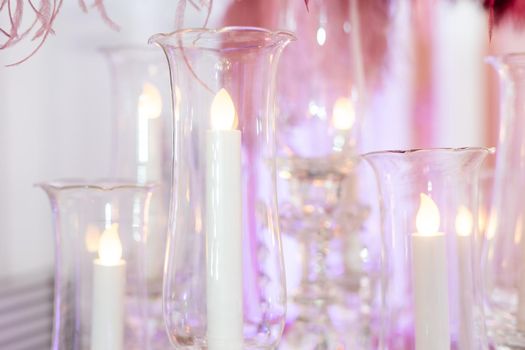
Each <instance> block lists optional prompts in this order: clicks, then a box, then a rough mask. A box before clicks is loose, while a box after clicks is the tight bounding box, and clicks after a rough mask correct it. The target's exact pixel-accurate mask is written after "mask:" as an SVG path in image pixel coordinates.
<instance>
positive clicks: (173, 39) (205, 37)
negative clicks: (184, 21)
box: [148, 26, 296, 51]
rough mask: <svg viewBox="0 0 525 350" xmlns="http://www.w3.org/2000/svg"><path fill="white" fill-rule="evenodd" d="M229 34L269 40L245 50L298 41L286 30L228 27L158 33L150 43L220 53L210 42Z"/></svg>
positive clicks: (185, 29) (152, 37)
mask: <svg viewBox="0 0 525 350" xmlns="http://www.w3.org/2000/svg"><path fill="white" fill-rule="evenodd" d="M227 33H245V34H246V33H253V34H254V35H255V34H258V35H261V38H267V40H266V44H265V45H252V46H246V47H244V48H262V47H272V46H276V45H280V44H282V43H287V42H290V41H293V40H296V36H295V34H294V33H292V32H290V31H286V30H275V31H273V30H270V29H267V28H263V27H255V26H227V27H220V28H184V29H179V30H175V31H173V32H168V33H158V34H155V35H153V36H151V37H150V38H149V40H148V43H149V44H157V45H160V46H173V47H175V48H183V49H189V48H199V49H208V50H217V51H219V48H217V47H214V46H211V45H209V43H210V40H212V39H214V40H216V39H215V37H217V36H220V35H221V34H227ZM199 41H201V42H203V43H208V45H204V44H198V42H199ZM239 47H240V46H239Z"/></svg>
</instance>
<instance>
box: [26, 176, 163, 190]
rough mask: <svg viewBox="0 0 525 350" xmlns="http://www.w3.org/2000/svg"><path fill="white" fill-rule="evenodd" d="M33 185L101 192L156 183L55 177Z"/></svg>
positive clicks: (53, 188)
mask: <svg viewBox="0 0 525 350" xmlns="http://www.w3.org/2000/svg"><path fill="white" fill-rule="evenodd" d="M34 186H35V187H40V188H42V189H45V190H54V191H61V190H82V189H83V190H97V191H102V192H110V191H115V190H121V189H135V190H146V191H150V190H153V189H154V188H155V187H157V186H158V185H157V184H156V183H154V182H146V183H139V182H137V181H133V180H129V179H95V180H89V179H81V178H70V179H55V180H49V181H40V182H37V183H35V184H34Z"/></svg>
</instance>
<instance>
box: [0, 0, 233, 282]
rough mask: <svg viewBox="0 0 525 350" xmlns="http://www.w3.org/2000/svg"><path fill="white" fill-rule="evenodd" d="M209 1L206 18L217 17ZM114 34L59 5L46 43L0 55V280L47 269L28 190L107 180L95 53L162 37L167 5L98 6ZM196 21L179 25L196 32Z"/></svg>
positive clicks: (46, 242)
mask: <svg viewBox="0 0 525 350" xmlns="http://www.w3.org/2000/svg"><path fill="white" fill-rule="evenodd" d="M223 2H224V1H222V2H221V1H216V10H215V14H216V16H215V17H219V15H220V14H221V12H222V8H223V7H224V6H223V5H222V4H221V3H223ZM106 3H107V5H108V13H109V14H110V16H111V18H112V19H113V20H115V21H116V22H117V23H118V24H119V25H121V27H122V30H121V32H114V31H112V30H111V29H109V28H108V27H107V26H106V25H105V24H104V23H103V22H102V20H101V19H100V17H99V15H98V13H97V12H96V10H93V11H92V12H90V13H89V14H85V13H83V12H82V11H81V10H80V8H79V7H78V5H77V2H76V1H64V5H63V8H62V11H61V13H60V15H59V17H58V18H57V21H56V24H55V28H54V29H55V32H56V35H55V36H51V37H50V38H49V39H48V42H47V43H46V44H45V45H44V47H43V48H42V50H41V51H40V52H38V53H37V54H36V56H34V57H33V58H31V59H30V60H29V61H27V62H26V63H24V64H22V65H20V66H17V67H13V68H5V67H3V65H5V64H8V63H12V62H14V61H15V60H16V59H18V58H20V57H22V56H21V55H22V53H20V52H19V49H20V48H19V49H17V50H13V51H3V52H2V51H0V64H1V66H0V155H1V158H0V159H1V161H0V277H3V276H10V275H13V274H16V273H24V272H29V271H37V270H45V269H51V268H52V264H53V236H52V227H51V211H50V207H49V204H48V201H47V197H46V196H45V194H44V193H43V192H42V191H41V190H39V189H36V188H34V187H33V184H34V183H36V182H38V181H42V180H49V179H54V178H63V177H87V178H96V177H99V176H105V175H107V173H108V165H109V164H108V162H109V154H108V153H109V138H110V120H111V114H110V100H111V96H110V90H109V76H108V67H107V64H106V62H105V60H104V58H103V56H102V55H100V54H99V53H97V48H98V47H101V46H110V45H120V44H142V43H144V44H145V43H146V41H147V39H148V38H149V36H150V35H151V34H154V33H157V32H163V31H164V32H166V31H172V30H173V29H174V23H175V21H174V18H175V15H174V14H175V9H176V4H177V1H174V0H156V1H148V0H112V1H106ZM200 20H201V18H200V17H198V16H193V17H191V18H190V20H189V21H187V22H186V25H188V26H191V25H193V26H197V25H199V24H200Z"/></svg>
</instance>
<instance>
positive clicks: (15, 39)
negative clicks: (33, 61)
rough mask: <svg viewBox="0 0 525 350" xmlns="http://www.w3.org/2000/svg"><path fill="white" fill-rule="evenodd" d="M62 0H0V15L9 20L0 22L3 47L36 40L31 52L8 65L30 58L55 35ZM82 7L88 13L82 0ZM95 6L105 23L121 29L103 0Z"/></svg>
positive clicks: (1, 46)
mask: <svg viewBox="0 0 525 350" xmlns="http://www.w3.org/2000/svg"><path fill="white" fill-rule="evenodd" d="M62 2H63V0H0V16H3V18H5V19H6V20H5V21H3V22H2V23H5V24H4V25H3V26H2V25H0V50H7V49H10V48H12V47H13V46H15V45H16V44H18V43H20V42H23V41H28V42H32V43H34V46H33V49H32V50H31V52H30V53H29V54H28V55H26V56H25V57H24V58H22V59H20V60H19V61H17V62H15V63H12V64H9V65H8V66H15V65H18V64H20V63H23V62H25V61H27V60H28V59H29V58H30V57H32V56H33V55H34V54H35V53H37V52H38V50H39V49H40V48H41V47H42V46H43V45H44V43H45V41H46V40H47V38H48V37H49V35H51V34H55V32H54V30H53V24H54V23H55V19H56V17H57V15H58V13H59V12H60V9H61V7H62ZM78 2H79V6H80V8H81V9H82V10H83V11H85V12H87V11H88V6H87V4H86V3H85V1H84V0H79V1H78ZM92 7H93V8H96V9H97V10H98V12H99V14H100V16H101V17H102V19H103V20H104V22H106V24H107V25H108V26H109V27H110V28H112V29H114V30H119V26H118V25H117V24H116V23H115V22H113V21H112V20H111V19H110V18H109V16H108V15H107V12H106V9H105V7H104V0H94V3H93V5H92Z"/></svg>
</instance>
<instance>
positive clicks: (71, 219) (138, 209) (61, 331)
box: [37, 180, 167, 350]
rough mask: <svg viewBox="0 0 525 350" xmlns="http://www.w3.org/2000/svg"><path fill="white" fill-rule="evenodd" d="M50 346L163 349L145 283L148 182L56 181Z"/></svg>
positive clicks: (52, 185) (50, 187) (46, 186)
mask: <svg viewBox="0 0 525 350" xmlns="http://www.w3.org/2000/svg"><path fill="white" fill-rule="evenodd" d="M37 186H38V187H40V188H42V189H43V190H44V191H45V192H46V193H47V195H48V197H49V200H50V202H51V209H52V213H53V223H54V228H55V300H54V321H53V346H52V348H53V349H56V350H71V349H78V350H102V349H111V350H129V349H131V350H133V349H136V350H138V349H165V346H166V345H167V344H166V342H165V341H164V343H163V339H166V337H165V335H164V334H165V328H164V323H163V320H162V317H161V314H159V313H158V312H157V313H155V310H152V305H153V304H152V303H150V302H149V299H150V297H151V293H150V290H149V289H148V283H147V271H148V261H147V258H146V245H147V242H148V235H149V232H148V223H147V217H148V211H149V204H150V197H151V191H152V186H151V185H139V184H135V183H128V182H111V183H110V182H93V183H91V182H86V181H82V180H79V181H71V180H70V181H54V182H46V183H40V184H37Z"/></svg>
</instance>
